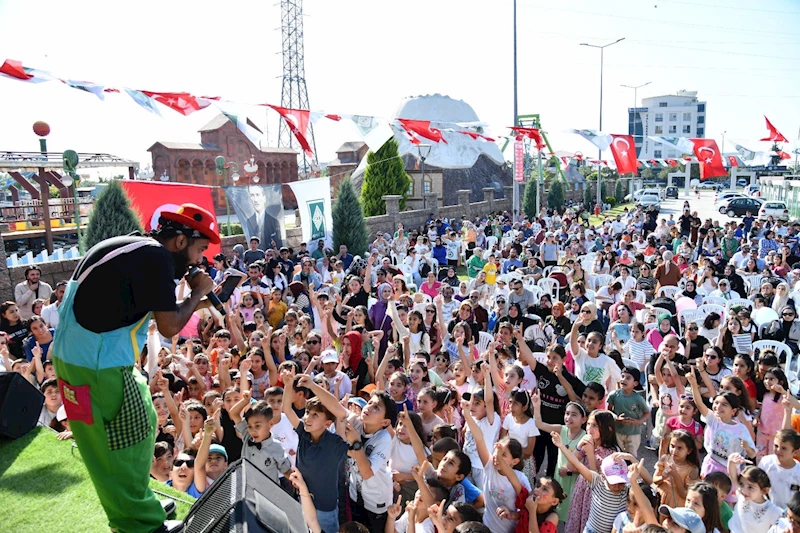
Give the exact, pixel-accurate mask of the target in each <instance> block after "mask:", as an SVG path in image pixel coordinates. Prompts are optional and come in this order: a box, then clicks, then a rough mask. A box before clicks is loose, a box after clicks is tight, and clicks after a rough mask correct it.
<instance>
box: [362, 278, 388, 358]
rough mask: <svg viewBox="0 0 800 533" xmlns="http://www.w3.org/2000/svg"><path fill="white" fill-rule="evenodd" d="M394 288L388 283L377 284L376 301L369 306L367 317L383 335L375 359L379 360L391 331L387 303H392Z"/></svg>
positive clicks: (384, 350) (384, 351)
mask: <svg viewBox="0 0 800 533" xmlns="http://www.w3.org/2000/svg"><path fill="white" fill-rule="evenodd" d="M393 294H394V289H392V285H391V284H389V283H381V284H380V285H378V301H377V302H375V303H374V304H372V307H370V308H369V312H368V314H369V319H370V320H371V321H372V324H373V326H375V329H376V330H380V331H383V337H382V338H381V342H380V344H379V345H378V357H377V359H376V361H378V362H380V361H381V360H382V359H383V355H384V354H385V353H386V347H387V346H388V344H389V336H390V335H391V333H392V317H391V316H389V314H388V307H387V305H389V304H391V305H394V302H393V301H392V296H393Z"/></svg>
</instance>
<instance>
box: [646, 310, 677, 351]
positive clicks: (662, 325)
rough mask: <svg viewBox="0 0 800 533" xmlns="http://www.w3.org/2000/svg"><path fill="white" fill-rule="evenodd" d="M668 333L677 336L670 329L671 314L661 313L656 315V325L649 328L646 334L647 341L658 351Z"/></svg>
mask: <svg viewBox="0 0 800 533" xmlns="http://www.w3.org/2000/svg"><path fill="white" fill-rule="evenodd" d="M670 334H672V335H675V336H676V337H677V336H678V334H677V333H675V330H674V329H672V316H671V315H670V314H669V313H661V314H660V315H658V327H657V328H653V329H651V330H650V332H649V333H648V334H647V342H649V343H650V344H651V345H653V349H654V350H656V351H658V350H660V349H661V343H662V342H664V337H666V336H667V335H670Z"/></svg>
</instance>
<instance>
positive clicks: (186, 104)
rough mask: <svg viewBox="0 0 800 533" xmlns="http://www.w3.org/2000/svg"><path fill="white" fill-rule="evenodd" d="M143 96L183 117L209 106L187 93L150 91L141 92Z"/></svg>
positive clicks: (208, 103)
mask: <svg viewBox="0 0 800 533" xmlns="http://www.w3.org/2000/svg"><path fill="white" fill-rule="evenodd" d="M142 92H143V93H144V94H146V95H147V96H149V97H150V98H152V99H153V100H155V101H156V102H159V103H161V104H164V105H165V106H167V107H169V108H170V109H173V110H175V111H177V112H178V113H180V114H181V115H183V116H186V115H191V114H192V113H194V112H195V111H199V110H200V109H203V108H205V107H208V106H209V105H211V103H210V102H201V101H198V99H197V98H195V97H194V96H192V95H191V94H189V93H157V92H152V91H142Z"/></svg>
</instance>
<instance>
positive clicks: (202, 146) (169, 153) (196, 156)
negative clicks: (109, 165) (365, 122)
mask: <svg viewBox="0 0 800 533" xmlns="http://www.w3.org/2000/svg"><path fill="white" fill-rule="evenodd" d="M199 131H200V142H199V143H177V142H168V141H158V142H156V143H155V144H154V145H153V146H151V147H150V148H148V152H150V154H151V156H152V160H153V175H154V176H153V179H156V180H157V179H159V178H160V177H161V176H163V175H164V172H166V175H167V176H169V181H174V182H178V183H194V184H197V185H209V186H220V187H222V186H225V185H231V184H232V182H231V181H230V180H229V178H228V176H227V175H224V174H223V175H222V176H219V175H217V173H216V167H215V165H214V158H215V157H217V156H218V155H223V156H225V159H226V160H227V161H229V162H230V161H233V162H235V163H236V164H237V165H238V166H239V175H240V176H241V178H240V179H239V182H238V184H239V185H247V184H248V177H247V176H246V174H245V172H244V169H243V166H244V164H245V163H249V161H250V157H254V158H255V162H256V165H258V176H259V183H262V184H266V183H289V182H291V181H296V180H297V172H298V166H297V155H298V152H297V150H294V149H292V148H272V147H257V146H256V145H254V144H253V143H252V142H251V141H250V139H248V138H247V136H246V135H244V134H243V133H242V132H241V131H240V130H239V129H238V128H237V127H236V124H234V123H233V122H231V121H230V120H229V119H228V118H227V117H226V116H225V115H218V116H216V117H215V118H213V119H212V120H211V121H210V122H209V123H208V124H206V125H205V126H203V127H202V128H200V130H199ZM230 174H232V172H230ZM213 196H214V207H215V208H216V210H217V213H218V214H219V213H222V212H223V211H225V192H224V191H223V190H222V189H214V191H213ZM283 204H284V207H285V208H286V209H294V208H296V207H297V200H296V199H295V197H294V194H292V191H291V189H290V188H289V187H283Z"/></svg>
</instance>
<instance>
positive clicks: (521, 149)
mask: <svg viewBox="0 0 800 533" xmlns="http://www.w3.org/2000/svg"><path fill="white" fill-rule="evenodd" d="M514 181H519V182H520V183H521V182H523V181H525V144H524V143H523V142H522V141H521V140H519V141H514Z"/></svg>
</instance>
